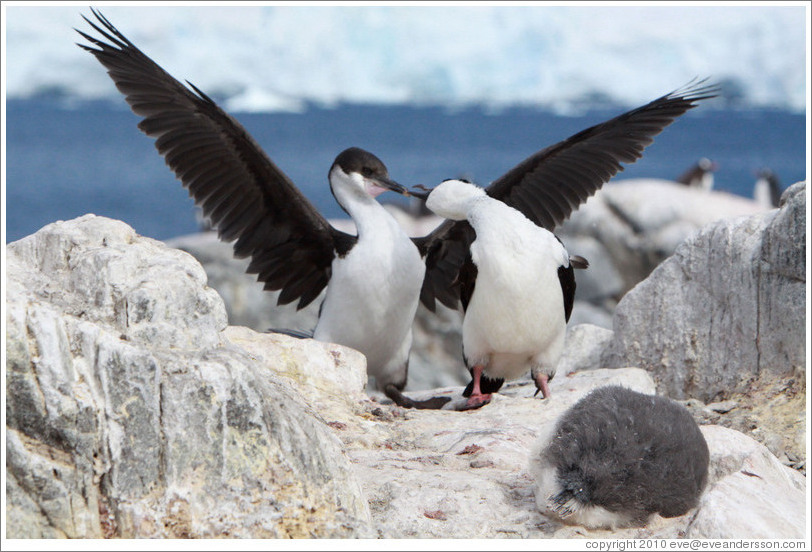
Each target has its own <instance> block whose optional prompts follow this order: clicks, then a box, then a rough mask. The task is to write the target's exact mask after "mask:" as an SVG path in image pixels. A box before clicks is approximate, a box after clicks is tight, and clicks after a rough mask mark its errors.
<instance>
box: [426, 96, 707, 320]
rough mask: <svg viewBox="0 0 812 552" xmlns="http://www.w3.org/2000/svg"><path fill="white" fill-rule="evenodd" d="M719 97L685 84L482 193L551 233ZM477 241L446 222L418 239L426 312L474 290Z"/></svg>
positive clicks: (538, 156) (464, 227)
mask: <svg viewBox="0 0 812 552" xmlns="http://www.w3.org/2000/svg"><path fill="white" fill-rule="evenodd" d="M716 92H717V88H716V87H715V86H708V85H705V81H704V80H703V81H699V82H691V83H688V84H687V85H686V86H684V87H682V88H680V89H678V90H675V91H674V92H671V93H670V94H666V95H665V96H662V97H660V98H657V99H656V100H654V101H652V102H650V103H648V104H646V105H644V106H642V107H638V108H637V109H633V110H631V111H629V112H627V113H624V114H622V115H619V116H617V117H615V118H614V119H610V120H609V121H606V122H605V123H601V124H599V125H595V126H593V127H590V128H588V129H586V130H583V131H581V132H579V133H577V134H575V135H573V136H571V137H569V138H567V139H566V140H563V141H561V142H559V143H557V144H555V145H552V146H550V147H547V148H545V149H543V150H541V151H539V152H537V153H534V154H533V155H531V156H530V157H528V158H527V159H525V160H524V161H522V162H521V163H519V164H518V165H516V166H515V167H514V168H512V169H511V170H510V171H508V172H507V173H506V174H504V175H503V176H502V177H500V178H499V179H498V180H496V181H494V182H493V183H492V184H491V185H490V186H488V188H487V190H486V191H487V193H488V195H489V196H491V197H493V198H496V199H500V200H502V201H504V202H505V203H506V204H508V205H510V206H511V207H513V208H515V209H518V210H519V211H521V212H522V213H523V214H524V215H525V216H526V217H527V218H529V219H530V220H532V221H533V222H535V223H536V224H537V225H539V226H541V227H543V228H546V229H547V230H550V231H551V232H552V231H553V229H554V228H555V227H556V226H557V225H559V224H561V223H562V222H564V220H566V219H567V218H568V217H569V216H570V214H572V212H573V211H574V210H575V209H577V208H578V206H580V205H581V204H582V203H584V202H585V201H586V200H587V199H588V198H589V197H590V196H592V195H593V194H594V193H595V192H596V191H597V190H598V189H599V188H600V187H601V186H603V184H604V183H606V182H608V181H609V179H611V178H612V177H613V176H615V175H616V174H617V173H618V172H619V171H621V170H623V167H622V166H621V163H634V162H635V161H637V160H638V159H639V158H640V157H641V156H642V155H643V150H644V149H645V148H646V146H648V145H649V144H651V143H652V142H653V141H654V137H655V136H656V135H658V134H659V133H660V132H662V130H663V129H664V128H665V127H667V126H668V125H670V124H671V123H673V122H674V120H675V119H676V118H677V117H679V116H680V115H682V114H683V113H685V112H686V111H688V110H689V109H691V108H693V107H696V105H697V102H699V101H701V100H705V99H708V98H712V97H714V96H715V95H716ZM474 239H475V234H474V231H473V229H472V228H471V226H470V225H469V224H468V223H467V222H466V221H460V222H453V221H445V222H444V223H443V224H441V225H440V226H438V227H437V228H436V229H435V230H434V231H433V232H431V233H430V234H428V235H427V236H424V237H422V238H415V243H416V244H417V246H418V248H419V249H420V251H421V253H423V254H424V255H425V256H426V277H425V280H424V282H423V290H422V293H421V296H420V299H421V300H422V302H423V304H424V305H426V307H428V308H429V309H431V310H434V308H435V305H436V300H439V301H440V302H441V303H443V304H445V305H446V306H448V307H450V308H457V305H458V302H459V300H460V293H461V291H464V290H472V289H473V282H463V281H461V278H462V277H464V276H465V275H466V274H475V271H472V270H470V269H466V268H464V266H463V265H464V264H466V263H470V262H471V261H470V259H469V257H468V255H467V253H468V248H469V247H470V245H471V242H473V240H474ZM466 259H469V260H468V261H466ZM468 293H470V291H468Z"/></svg>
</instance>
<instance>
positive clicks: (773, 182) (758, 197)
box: [753, 168, 781, 209]
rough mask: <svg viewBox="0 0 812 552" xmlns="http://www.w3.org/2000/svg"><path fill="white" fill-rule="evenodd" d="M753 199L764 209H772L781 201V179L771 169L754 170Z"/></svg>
mask: <svg viewBox="0 0 812 552" xmlns="http://www.w3.org/2000/svg"><path fill="white" fill-rule="evenodd" d="M753 199H754V200H755V201H756V203H758V204H759V205H761V206H762V207H764V208H765V209H774V208H776V207H778V205H779V204H780V203H781V181H780V180H779V179H778V175H776V174H775V173H774V172H773V171H772V170H771V169H767V168H762V169H759V170H758V171H756V183H755V184H754V185H753Z"/></svg>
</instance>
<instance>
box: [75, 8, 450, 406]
mask: <svg viewBox="0 0 812 552" xmlns="http://www.w3.org/2000/svg"><path fill="white" fill-rule="evenodd" d="M93 14H94V15H95V16H96V18H97V20H98V22H99V23H100V26H99V25H97V24H95V23H94V22H92V21H90V20H89V19H88V18H87V17H85V18H84V19H85V21H87V22H88V23H89V24H90V25H91V26H92V27H93V28H94V29H95V30H96V31H97V32H99V33H101V35H102V36H103V37H104V38H106V39H107V41H109V42H104V41H103V40H101V39H98V38H95V37H93V36H90V35H89V34H87V33H84V32H82V31H78V30H77V32H79V34H81V35H82V36H83V37H84V38H85V39H86V40H88V41H90V42H91V43H92V44H93V45H95V47H91V46H87V45H83V44H79V46H80V47H82V48H84V49H85V50H87V51H89V52H90V53H92V54H93V55H94V56H95V57H96V59H98V60H99V61H100V62H101V64H102V65H104V66H105V67H106V68H107V70H108V74H109V75H110V77H111V78H112V79H113V81H114V82H115V85H116V87H117V88H118V89H119V91H121V93H122V94H124V96H125V98H126V100H127V102H128V103H129V104H130V107H131V108H132V110H133V112H135V114H136V115H139V116H141V117H143V120H142V121H141V122H140V123H139V124H138V127H139V128H140V129H141V130H142V131H143V132H144V133H146V134H147V135H148V136H151V137H153V138H156V141H155V146H156V148H157V149H158V151H159V152H160V154H161V155H163V156H164V158H165V159H166V162H167V164H168V165H169V167H170V168H171V169H172V170H173V171H174V173H175V175H176V176H177V177H178V179H180V180H181V182H182V183H183V186H184V187H185V188H186V189H187V190H188V191H189V194H190V195H191V196H192V197H193V198H194V200H195V203H196V204H197V205H198V206H199V207H201V208H202V211H203V214H204V216H205V217H206V218H207V219H208V220H210V221H211V225H212V227H213V228H215V229H216V230H217V233H218V236H219V238H220V239H221V240H223V241H226V242H232V241H234V254H235V256H236V257H239V258H245V257H250V258H251V263H250V265H249V267H248V272H249V273H251V274H257V279H258V280H259V281H260V282H264V284H265V289H267V290H278V291H280V293H279V298H278V303H279V304H288V303H291V302H293V301H298V304H297V305H298V308H303V307H305V306H307V305H308V304H310V303H311V302H312V301H313V300H315V299H316V298H317V297H319V295H320V294H321V293H322V291H323V290H324V289H325V287H326V288H327V291H326V293H325V297H324V301H323V302H322V304H321V309H320V311H319V318H318V322H317V325H316V327H315V330H314V331H313V337H314V338H315V339H317V340H320V341H328V342H332V343H339V344H342V345H345V346H348V347H352V348H354V349H356V350H358V351H360V352H362V353H363V354H364V355H365V356H366V359H367V370H368V373H369V374H370V375H371V376H374V378H375V381H376V385H377V387H378V389H380V390H381V391H383V392H384V393H385V394H386V395H387V396H389V397H390V398H392V399H393V400H394V401H395V402H396V403H398V404H400V405H401V406H409V407H418V408H427V407H437V406H439V405H441V404H442V403H443V402H445V401H447V400H448V399H447V398H442V399H437V400H436V401H434V400H431V399H430V400H428V401H424V402H418V401H411V400H410V399H408V398H407V397H405V396H403V395H402V394H401V390H402V389H403V388H404V386H405V385H406V380H407V373H408V362H409V352H410V349H411V344H412V322H413V320H414V316H415V312H416V310H417V305H418V299H419V295H420V289H421V285H422V282H423V275H424V272H425V264H424V262H423V260H422V259H421V256H420V254H419V252H418V249H417V248H416V247H415V244H414V243H413V242H412V241H411V239H410V238H409V237H408V236H407V235H406V233H405V232H404V231H403V230H402V229H401V227H400V226H399V225H398V223H397V222H396V221H395V219H394V218H393V217H392V216H391V215H390V214H389V212H387V211H386V210H385V209H384V208H383V207H382V206H381V205H380V203H378V201H377V200H376V199H375V198H376V196H377V195H379V194H380V193H382V192H384V191H386V190H394V191H396V192H399V193H405V194H406V195H408V192H407V191H406V188H404V187H403V186H401V185H400V184H398V183H396V182H394V181H393V180H391V179H390V178H389V175H388V172H387V169H386V167H385V166H384V164H383V163H382V162H381V161H380V159H378V158H377V157H375V156H374V155H373V154H371V153H369V152H367V151H364V150H362V149H360V148H349V149H347V150H345V151H343V152H341V153H340V154H339V155H338V156H337V157H336V159H335V162H334V163H333V165H332V167H331V168H330V170H329V173H328V177H329V183H330V188H331V190H332V193H333V195H334V196H335V198H336V200H337V201H338V203H339V204H340V205H341V207H342V208H343V209H344V210H345V211H346V212H347V213H348V214H349V215H350V216H351V217H352V219H353V221H354V222H355V224H356V227H357V231H358V233H357V236H354V235H350V234H347V233H344V232H341V231H339V230H337V229H336V228H334V227H333V226H331V225H330V224H329V223H328V222H327V220H325V219H324V217H323V216H322V215H321V214H320V213H319V212H318V211H317V210H316V209H315V208H314V207H313V205H312V204H311V203H310V202H309V201H308V200H307V199H306V198H305V197H304V195H302V193H301V192H300V191H299V190H298V189H297V188H296V186H295V185H294V184H293V182H291V181H290V179H289V178H288V177H287V176H286V175H285V174H284V173H283V172H282V171H281V170H280V169H279V168H278V167H277V166H276V165H275V164H274V163H273V162H272V161H271V160H270V159H269V158H268V156H267V155H266V154H265V153H264V152H263V151H262V149H261V148H260V146H259V145H258V144H257V143H256V142H255V141H254V140H253V138H252V137H251V136H250V135H249V134H248V132H247V131H246V130H245V129H244V128H243V126H242V125H241V124H240V123H239V122H237V120H236V119H234V118H233V117H231V116H230V115H228V114H227V113H225V112H224V111H223V110H222V109H221V108H220V107H218V106H217V105H216V103H215V102H214V101H213V100H212V99H211V98H209V97H208V96H206V95H205V94H204V93H203V92H201V91H200V90H199V89H198V88H197V87H195V86H194V85H192V84H191V83H189V86H190V87H191V88H187V87H186V86H184V85H183V84H181V83H180V82H178V81H177V80H175V79H174V78H173V77H172V76H171V75H169V74H168V73H167V72H166V71H164V70H163V69H162V68H161V67H160V66H158V65H157V64H156V63H155V62H154V61H152V60H151V59H150V58H149V57H147V56H146V55H145V54H144V53H143V52H141V50H139V49H138V48H137V47H136V46H135V45H134V44H133V43H132V42H130V41H129V40H128V39H127V38H126V37H125V36H124V35H123V34H122V33H121V32H119V31H118V30H117V29H116V28H115V27H114V26H113V25H112V24H111V23H110V22H109V21H108V20H107V19H106V18H105V17H104V16H103V15H101V13H99V12H97V11H95V10H93ZM83 17H84V16H83Z"/></svg>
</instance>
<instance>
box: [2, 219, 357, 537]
mask: <svg viewBox="0 0 812 552" xmlns="http://www.w3.org/2000/svg"><path fill="white" fill-rule="evenodd" d="M6 251H7V260H8V264H7V274H8V288H7V305H8V310H7V319H6V322H7V334H6V343H7V346H6V352H7V372H8V373H7V379H6V396H7V398H8V400H7V405H6V414H7V415H6V424H7V428H6V429H7V434H6V435H7V440H6V454H7V461H6V477H7V481H8V484H7V504H6V505H7V510H6V515H7V517H6V521H7V524H8V525H7V534H6V536H7V537H8V538H52V537H69V538H100V537H121V538H144V537H148V538H163V537H183V538H188V537H222V536H232V537H252V538H263V537H310V536H318V537H348V536H366V535H368V534H369V525H368V524H369V509H368V506H367V503H366V501H365V500H364V499H363V495H362V494H361V491H360V487H359V484H358V481H357V479H356V478H355V476H354V475H353V473H352V471H351V468H350V465H349V462H348V461H347V458H346V456H345V455H344V453H343V451H342V445H341V443H340V441H339V440H338V439H337V438H336V437H335V436H334V435H333V434H332V430H330V429H329V428H328V427H327V426H325V424H324V423H323V421H322V420H321V418H320V417H319V415H318V414H317V413H316V412H315V411H314V410H313V409H312V408H311V407H310V406H308V405H307V403H306V402H305V400H304V399H303V397H302V396H300V395H299V394H298V393H297V392H296V391H295V389H294V388H292V387H291V386H290V385H288V384H287V383H286V381H285V380H284V379H283V378H282V377H281V376H279V375H277V374H276V373H275V372H274V370H273V369H272V366H268V365H266V364H262V363H258V362H257V361H256V360H255V359H254V358H252V356H251V355H250V354H249V353H248V352H246V350H244V349H241V348H239V347H237V346H235V345H233V344H232V343H231V342H229V341H228V340H227V339H226V338H224V336H223V335H222V333H221V331H222V330H223V329H225V327H226V314H225V309H224V306H223V303H222V300H221V299H220V298H219V296H218V295H217V294H216V292H214V290H212V289H211V288H208V287H207V286H206V285H205V283H206V275H205V273H204V271H203V269H202V267H201V266H200V265H199V264H198V263H197V262H196V261H195V260H194V259H193V258H192V257H191V256H190V255H188V254H186V253H183V252H180V251H177V250H173V249H170V248H168V247H166V246H164V245H163V244H161V243H160V242H156V241H154V240H150V239H147V238H142V237H139V236H136V235H135V233H134V232H133V230H132V229H131V228H130V227H128V226H127V225H125V224H123V223H121V222H117V221H111V220H109V219H104V218H101V217H95V216H93V215H88V216H85V217H81V218H79V219H76V220H73V221H69V222H58V223H54V224H51V225H48V226H46V227H45V228H43V229H42V230H40V231H39V232H37V233H36V234H34V235H31V236H28V237H26V238H24V239H22V240H20V241H18V242H14V243H12V244H9V245H8V246H7V248H6ZM324 354H325V355H326V357H327V358H325V359H321V363H320V364H319V367H320V368H323V367H325V365H327V364H329V357H330V356H331V355H333V354H335V355H338V356H337V357H335V358H339V357H346V356H352V353H348V352H346V351H341V350H340V349H338V348H336V349H335V350H333V349H330V350H329V351H328V352H325V353H324ZM301 361H302V359H301V357H299V358H294V360H293V362H301ZM337 369H339V368H338V366H335V367H333V371H335V370H337ZM363 370H364V366H363V363H360V371H361V372H362V373H363ZM355 380H359V381H362V380H363V376H362V375H357V376H356V378H355ZM344 383H345V384H346V385H352V384H351V383H346V380H345V381H344ZM355 385H356V387H357V383H356V384H355ZM342 392H345V393H346V392H347V390H346V388H345V389H342Z"/></svg>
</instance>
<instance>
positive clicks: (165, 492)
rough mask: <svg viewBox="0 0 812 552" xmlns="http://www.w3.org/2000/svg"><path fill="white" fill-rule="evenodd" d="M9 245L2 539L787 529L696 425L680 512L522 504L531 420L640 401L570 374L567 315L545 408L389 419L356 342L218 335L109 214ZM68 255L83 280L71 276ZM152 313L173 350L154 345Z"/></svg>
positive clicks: (179, 273) (785, 490)
mask: <svg viewBox="0 0 812 552" xmlns="http://www.w3.org/2000/svg"><path fill="white" fill-rule="evenodd" d="M7 253H8V258H9V268H8V272H9V278H8V281H9V288H8V303H9V309H8V317H7V327H8V330H7V355H8V359H9V361H8V366H7V369H8V377H7V380H6V386H7V387H6V390H7V396H8V403H7V414H8V415H7V424H8V425H7V450H6V453H7V464H6V470H7V472H6V473H7V481H8V484H7V493H8V495H7V504H6V506H7V519H6V521H7V527H8V531H9V534H8V536H11V537H64V536H74V537H103V536H119V537H173V536H175V537H187V536H195V537H222V536H227V537H269V536H305V537H307V536H319V537H353V536H356V537H357V536H361V537H364V536H372V537H391V538H426V537H436V538H466V539H467V538H476V537H481V538H496V537H520V538H683V537H685V536H690V537H691V538H706V537H707V538H746V537H750V536H764V537H767V538H779V537H780V538H801V537H803V535H804V530H805V523H804V522H805V520H804V518H803V515H802V514H800V513H799V512H803V511H804V510H803V508H805V502H804V500H805V484H806V481H805V478H804V477H803V476H801V475H799V474H798V473H797V472H795V471H793V470H790V469H789V468H786V467H785V466H783V465H781V463H780V462H779V461H778V460H777V459H776V458H775V457H774V456H773V455H772V453H770V452H769V450H767V449H766V448H765V447H763V446H761V445H759V444H757V443H756V442H755V441H753V440H752V439H750V438H749V437H746V436H744V435H742V434H740V433H738V432H735V431H732V430H726V429H723V428H714V427H705V428H703V431H704V433H705V436H706V439H707V441H708V445H709V447H710V449H711V481H710V483H709V487H708V489H707V491H706V493H705V495H704V497H703V499H702V500H701V502H700V506H699V507H698V508H697V509H696V510H694V511H692V512H689V513H688V514H686V515H684V516H681V517H679V518H673V519H663V518H655V519H654V520H653V521H652V522H651V523H649V524H648V525H647V526H646V527H642V528H629V529H622V530H618V531H614V532H612V531H598V530H593V531H590V530H586V529H583V528H581V527H578V526H569V525H563V524H561V523H559V522H557V521H553V520H550V519H548V518H546V517H544V516H543V515H542V514H541V513H540V512H539V511H538V509H537V507H536V504H535V498H534V495H533V487H534V485H533V481H532V477H531V476H530V474H529V472H528V470H527V468H528V455H529V454H530V453H531V451H532V449H533V445H534V444H535V441H536V439H537V437H538V436H539V435H540V433H541V432H543V431H545V428H549V427H550V424H553V423H554V422H555V420H556V419H557V417H558V416H559V415H560V414H561V413H563V412H564V411H565V410H566V409H567V408H569V407H570V406H571V405H572V404H574V402H576V401H577V400H578V399H580V398H581V397H582V396H584V395H585V394H586V393H588V392H589V391H591V390H592V389H594V388H596V387H598V386H602V385H608V384H620V385H625V386H627V387H630V388H632V389H635V390H637V391H640V392H644V393H653V392H655V384H654V381H653V380H652V378H651V376H650V375H649V373H648V372H646V371H645V370H642V369H638V368H615V369H589V370H584V369H582V368H583V367H590V368H596V367H595V366H588V365H590V364H592V363H593V362H594V358H595V351H596V350H597V349H599V348H600V344H601V343H603V342H604V341H605V340H606V338H607V336H608V334H607V333H606V332H607V331H606V330H605V329H602V328H596V327H578V328H577V331H575V332H574V333H575V336H574V337H573V344H574V346H578V343H581V344H582V345H581V346H582V347H583V350H580V351H572V353H573V355H572V356H571V357H570V361H572V364H571V366H572V367H573V369H576V368H575V367H576V366H577V367H578V370H579V371H575V372H572V373H570V374H569V375H564V374H563V373H562V374H559V376H557V377H556V378H554V379H553V380H552V382H551V390H552V398H550V399H547V400H542V399H539V398H534V397H533V393H534V391H535V386H534V385H533V384H532V382H531V381H529V379H523V380H519V381H516V382H510V383H508V384H507V385H506V386H505V387H504V390H503V392H500V393H498V394H496V395H494V398H493V401H492V402H491V403H490V404H488V405H486V406H485V407H484V408H482V409H479V410H475V411H468V412H457V411H449V410H440V411H414V410H404V409H401V408H398V407H395V406H392V405H388V404H381V403H378V402H375V401H374V400H370V399H369V398H368V397H367V396H366V395H365V393H363V387H364V382H365V377H366V374H365V366H364V359H363V356H362V355H360V354H359V353H357V352H354V351H351V350H348V349H345V348H342V347H339V346H335V345H332V344H324V343H317V342H315V341H312V340H296V339H293V338H289V337H287V336H281V335H274V334H262V333H256V332H254V331H252V330H250V329H247V328H235V327H229V328H225V314H224V310H223V307H222V304H220V303H219V299H218V298H217V296H216V295H215V294H213V292H212V291H211V289H209V288H207V287H206V286H205V280H204V279H202V278H201V276H202V271H201V269H200V267H199V265H197V263H195V262H194V261H193V260H192V258H191V257H189V256H188V255H185V254H182V253H178V252H173V251H171V250H169V249H168V248H166V247H164V246H163V245H161V244H159V243H156V242H152V241H151V240H144V239H143V238H140V237H137V236H135V235H134V233H133V232H132V230H131V229H129V227H127V226H126V225H123V224H121V223H117V222H114V221H109V220H106V219H101V218H99V217H92V216H90V217H83V218H80V219H77V220H75V221H70V222H67V223H59V224H54V225H50V226H48V227H46V228H45V229H43V230H42V231H41V232H40V233H37V234H35V235H34V236H30V237H28V238H25V240H22V241H21V242H15V243H14V244H10V245H9V246H7ZM87 266H93V267H96V272H97V276H96V278H97V280H95V281H96V284H95V285H96V289H90V288H89V287H88V286H87V285H83V284H82V283H79V284H77V285H73V283H72V282H74V280H73V278H75V277H76V276H75V273H74V271H73V269H74V268H76V270H77V271H80V270H86V269H84V268H82V267H87ZM125 275H126V277H125ZM88 277H92V276H88ZM169 288H171V289H172V290H174V291H170V290H169ZM152 321H154V322H155V324H156V325H157V326H158V327H159V328H161V331H163V329H164V328H168V330H167V331H169V332H170V334H169V335H170V337H172V339H176V341H172V340H170V339H168V338H167V337H166V336H163V335H160V336H158V337H157V338H156V339H157V342H156V343H157V344H153V343H152V339H153V338H152V336H153V335H155V333H156V332H158V330H156V329H153V328H150V325H151V322H152ZM574 330H575V329H574ZM579 340H580V341H579ZM593 340H594V342H593ZM590 344H591V346H590ZM576 352H577V353H578V354H575V353H576ZM461 390H462V388H461V387H459V386H457V387H449V388H445V389H439V390H431V391H424V392H422V395H421V393H415V394H414V395H415V396H416V398H422V397H423V396H429V395H436V394H443V393H444V394H447V395H449V396H453V397H454V398H455V400H456V399H458V398H459V395H460V393H461ZM745 472H746V473H745ZM751 474H752V475H751Z"/></svg>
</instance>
